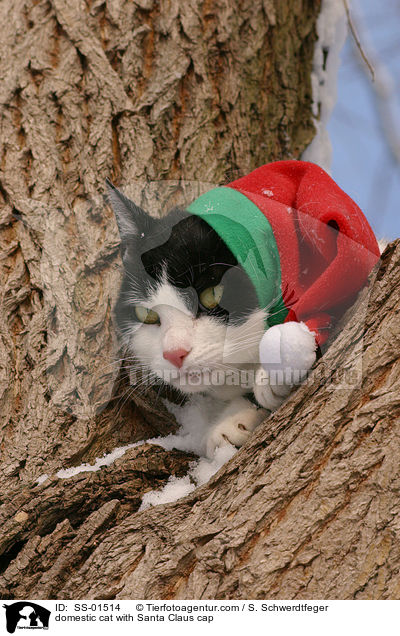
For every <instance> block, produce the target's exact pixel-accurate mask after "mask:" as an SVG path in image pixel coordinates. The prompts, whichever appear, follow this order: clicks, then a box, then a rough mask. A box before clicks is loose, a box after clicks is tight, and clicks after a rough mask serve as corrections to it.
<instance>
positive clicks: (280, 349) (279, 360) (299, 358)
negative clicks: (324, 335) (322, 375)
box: [260, 321, 317, 384]
mask: <svg viewBox="0 0 400 636" xmlns="http://www.w3.org/2000/svg"><path fill="white" fill-rule="evenodd" d="M316 349H317V344H316V341H315V335H314V334H313V332H312V331H310V329H309V328H308V327H307V325H306V324H305V323H304V322H293V321H292V322H285V323H283V324H281V325H274V326H273V327H270V328H269V329H267V331H266V332H265V334H264V335H263V337H262V338H261V342H260V363H261V365H262V366H263V368H264V369H265V370H266V371H271V372H272V371H273V372H278V371H280V372H281V373H285V374H287V376H289V379H290V373H291V372H297V375H298V374H299V373H306V372H307V371H308V370H309V369H311V367H312V365H313V364H314V362H315V359H316ZM297 382H298V380H297ZM285 383H286V384H290V382H288V381H286V382H285ZM292 383H293V382H292Z"/></svg>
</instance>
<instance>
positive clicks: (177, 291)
mask: <svg viewBox="0 0 400 636" xmlns="http://www.w3.org/2000/svg"><path fill="white" fill-rule="evenodd" d="M109 196H110V201H111V204H112V206H113V209H114V212H115V214H116V217H117V222H118V226H119V230H120V234H121V246H122V254H123V263H124V277H123V281H122V286H121V291H120V295H119V298H118V302H117V305H116V309H115V316H116V320H117V324H118V328H119V331H120V335H121V339H122V342H123V344H124V345H125V346H126V347H127V348H128V349H129V350H131V351H132V353H133V354H134V355H135V357H136V358H137V359H138V361H139V362H140V364H141V365H142V367H143V368H144V369H146V370H148V371H150V372H151V373H152V374H153V377H155V378H158V379H161V380H163V381H164V382H167V383H169V384H171V385H172V386H174V387H175V388H177V389H180V390H181V391H182V392H184V393H195V392H200V391H207V392H210V393H215V394H218V395H220V396H221V397H224V396H226V397H231V396H232V395H234V394H235V393H242V392H244V391H245V390H249V389H248V386H247V385H246V383H245V382H241V379H240V377H241V376H240V371H241V370H243V369H247V368H248V367H249V365H250V367H251V366H253V365H254V364H256V363H257V362H258V346H259V342H260V340H261V337H262V335H263V333H264V330H265V327H264V319H265V313H264V312H263V311H262V310H260V309H259V308H258V304H257V297H256V293H255V290H254V287H253V285H252V283H251V282H250V280H249V278H248V276H247V275H246V273H245V272H244V270H243V268H242V267H241V266H240V265H239V264H238V262H237V260H236V259H235V257H234V256H233V255H232V253H231V252H230V250H229V249H228V248H227V246H226V245H225V243H224V242H223V241H222V240H221V239H220V237H219V236H218V234H216V232H215V231H214V230H213V229H212V228H211V227H210V226H209V225H208V224H207V223H206V222H205V221H203V220H202V219H200V218H198V217H196V216H194V215H190V214H188V213H187V212H186V211H184V210H180V209H174V210H172V211H171V212H170V213H169V214H168V215H167V216H166V217H164V218H162V219H153V218H151V217H149V216H148V215H147V214H146V213H145V212H144V211H143V210H141V209H140V208H138V207H137V206H136V205H135V204H134V203H133V202H132V201H130V200H129V199H127V198H126V197H124V195H122V194H121V192H119V191H118V190H116V189H115V188H113V187H110V188H109Z"/></svg>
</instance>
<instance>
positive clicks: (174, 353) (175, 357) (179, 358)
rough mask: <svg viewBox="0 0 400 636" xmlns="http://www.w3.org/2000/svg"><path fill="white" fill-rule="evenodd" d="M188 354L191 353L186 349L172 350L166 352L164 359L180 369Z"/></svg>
mask: <svg viewBox="0 0 400 636" xmlns="http://www.w3.org/2000/svg"><path fill="white" fill-rule="evenodd" d="M188 353H189V351H187V350H186V349H172V350H171V351H164V353H163V357H164V358H165V359H166V360H168V361H169V362H172V364H173V365H175V366H176V367H178V369H180V368H181V366H182V364H183V361H184V359H185V358H186V356H187V354H188Z"/></svg>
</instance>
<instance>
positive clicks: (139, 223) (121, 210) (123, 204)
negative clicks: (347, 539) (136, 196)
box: [106, 179, 148, 244]
mask: <svg viewBox="0 0 400 636" xmlns="http://www.w3.org/2000/svg"><path fill="white" fill-rule="evenodd" d="M106 184H107V193H108V201H109V203H110V205H111V207H112V209H113V211H114V214H115V218H116V219H117V225H118V229H119V233H120V236H121V242H122V244H126V243H127V242H129V241H130V240H132V239H133V238H134V237H136V236H138V235H139V234H140V232H141V231H142V228H143V226H144V225H146V221H148V216H147V214H146V212H145V211H144V210H142V208H140V207H139V206H138V205H136V203H134V202H133V201H131V200H130V199H128V197H126V196H125V195H124V194H122V192H121V191H120V190H118V188H116V187H115V185H113V184H112V183H111V181H109V179H106Z"/></svg>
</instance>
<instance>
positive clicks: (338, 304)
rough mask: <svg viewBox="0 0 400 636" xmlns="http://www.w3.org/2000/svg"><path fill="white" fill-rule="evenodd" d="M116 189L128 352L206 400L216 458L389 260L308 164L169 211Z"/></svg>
mask: <svg viewBox="0 0 400 636" xmlns="http://www.w3.org/2000/svg"><path fill="white" fill-rule="evenodd" d="M108 187H109V199H110V202H111V205H112V207H113V209H114V212H115V215H116V218H117V223H118V227H119V231H120V235H121V249H122V257H123V263H124V277H123V281H122V286H121V291H120V295H119V299H118V302H117V305H116V312H115V315H116V319H117V324H118V329H119V332H120V336H121V340H122V342H123V344H124V346H125V347H126V348H127V349H128V350H130V351H131V352H132V353H133V354H134V355H135V356H136V357H137V359H138V360H139V363H140V365H141V366H142V368H144V369H146V370H147V372H149V373H150V374H151V375H152V377H154V378H157V379H159V380H161V381H163V382H166V383H169V384H171V385H172V386H174V387H175V388H177V389H179V390H180V391H182V393H184V394H186V395H189V396H190V395H191V396H193V395H196V394H197V395H199V396H200V395H203V396H204V407H205V408H206V407H207V408H208V414H209V417H210V418H211V419H212V426H211V427H210V429H209V433H208V439H207V454H208V455H209V456H212V455H213V453H214V451H215V449H216V448H217V447H218V446H221V445H223V444H225V443H227V442H231V443H232V444H233V445H235V446H241V445H242V444H243V443H244V442H245V441H246V439H247V438H248V436H249V435H250V433H251V432H252V431H253V430H254V428H255V427H256V426H257V425H258V424H259V423H260V421H261V420H262V419H263V418H264V417H265V410H268V411H274V410H275V409H277V408H278V407H279V406H280V405H281V404H282V402H283V401H284V400H285V399H286V398H287V396H288V395H289V393H290V391H291V390H292V388H293V385H295V384H296V383H298V380H299V378H301V377H304V373H307V372H308V370H309V369H311V368H312V366H313V364H314V362H315V360H316V350H317V346H322V345H323V344H324V343H326V342H327V340H328V338H329V334H330V333H331V330H332V327H333V326H334V325H335V324H336V323H337V321H338V320H339V319H340V317H341V316H342V315H343V313H344V312H345V311H346V309H347V308H348V307H349V306H350V305H351V304H352V303H353V302H354V299H355V297H356V295H357V293H358V292H359V291H360V289H361V288H362V287H363V286H364V285H365V284H366V283H367V280H368V275H369V273H370V272H371V270H372V268H373V267H374V265H375V263H376V262H377V260H378V259H379V256H380V251H379V246H378V243H377V241H376V238H375V236H374V233H373V231H372V229H371V227H370V225H369V223H368V221H367V219H366V218H365V216H364V215H363V213H362V211H361V210H360V208H359V207H358V206H357V205H356V203H355V202H354V201H352V199H351V198H350V197H349V196H348V195H347V194H346V193H345V192H343V190H341V189H340V188H339V186H338V185H337V184H336V183H335V182H334V181H333V179H331V177H330V176H329V175H328V174H327V173H326V172H325V171H324V170H323V169H322V168H320V167H319V166H317V165H315V164H313V163H309V162H305V161H294V160H289V161H277V162H273V163H270V164H266V165H264V166H261V167H260V168H257V169H256V170H253V171H252V172H251V173H249V174H248V175H245V176H244V177H241V178H239V179H237V180H235V181H233V182H231V183H229V184H227V185H226V186H222V187H217V188H214V189H212V190H210V191H209V192H206V193H204V194H202V195H201V196H200V197H198V198H197V199H195V200H194V201H193V202H192V203H191V204H190V205H189V206H188V208H187V209H180V208H175V209H173V210H171V211H170V213H169V214H167V215H166V216H165V217H163V218H161V219H154V218H152V217H150V216H149V215H147V214H146V213H145V211H144V210H142V209H141V208H139V207H138V206H137V205H135V204H134V203H133V202H132V201H130V200H129V199H128V198H127V197H125V196H124V195H123V194H122V193H121V192H120V191H119V190H118V189H117V188H115V187H114V186H112V184H110V183H109V184H108ZM249 394H250V395H249ZM249 397H250V399H248V398H249ZM252 397H254V401H252V400H251V398H252ZM210 399H211V400H213V401H212V405H211V407H210Z"/></svg>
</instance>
